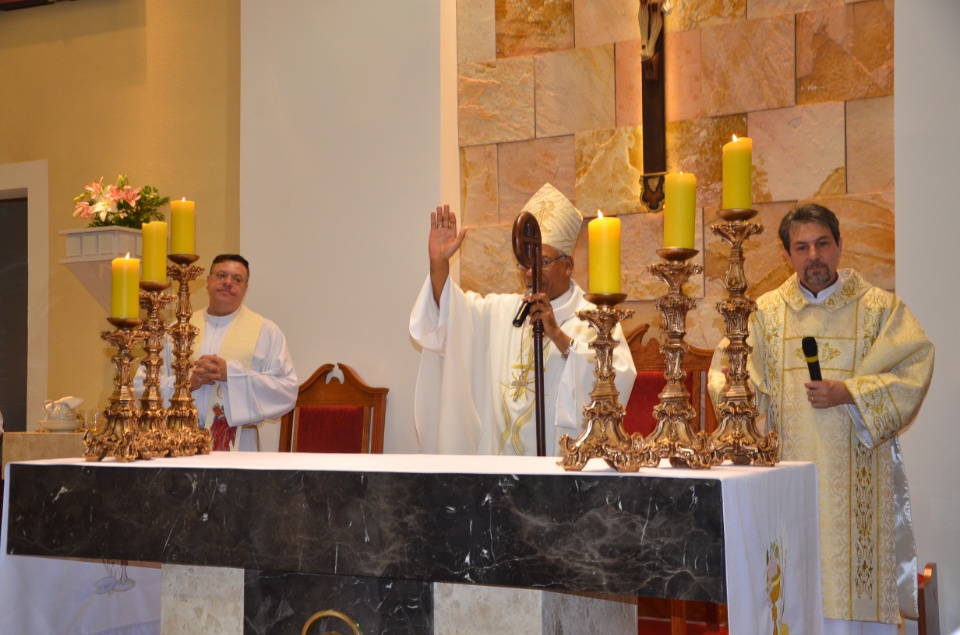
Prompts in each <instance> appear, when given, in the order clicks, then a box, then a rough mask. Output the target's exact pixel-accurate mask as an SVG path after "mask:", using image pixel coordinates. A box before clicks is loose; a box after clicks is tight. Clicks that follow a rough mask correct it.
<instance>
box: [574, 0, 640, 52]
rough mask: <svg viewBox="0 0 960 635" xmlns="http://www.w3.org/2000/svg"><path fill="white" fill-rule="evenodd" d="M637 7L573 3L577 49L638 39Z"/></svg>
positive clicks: (627, 1) (625, 2)
mask: <svg viewBox="0 0 960 635" xmlns="http://www.w3.org/2000/svg"><path fill="white" fill-rule="evenodd" d="M638 5H639V3H638V2H636V1H631V0H576V2H574V5H573V16H574V20H573V23H574V25H575V33H576V42H577V48H589V47H591V46H600V45H601V44H612V43H614V42H623V41H626V40H639V39H640V20H639V15H638V13H637V7H638Z"/></svg>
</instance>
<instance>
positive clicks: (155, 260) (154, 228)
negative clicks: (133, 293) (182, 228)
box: [143, 220, 167, 282]
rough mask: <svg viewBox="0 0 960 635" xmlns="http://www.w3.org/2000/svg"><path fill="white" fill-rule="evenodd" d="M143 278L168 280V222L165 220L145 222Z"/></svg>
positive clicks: (153, 280) (152, 280)
mask: <svg viewBox="0 0 960 635" xmlns="http://www.w3.org/2000/svg"><path fill="white" fill-rule="evenodd" d="M143 280H144V281H145V282H166V280H167V224H166V223H165V222H163V221H159V220H158V221H153V222H152V223H144V224H143Z"/></svg>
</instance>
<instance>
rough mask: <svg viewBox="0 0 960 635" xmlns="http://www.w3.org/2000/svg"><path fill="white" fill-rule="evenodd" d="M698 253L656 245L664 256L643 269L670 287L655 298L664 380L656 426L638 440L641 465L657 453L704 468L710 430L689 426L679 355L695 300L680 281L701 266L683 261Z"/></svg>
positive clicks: (653, 462) (654, 460) (654, 461)
mask: <svg viewBox="0 0 960 635" xmlns="http://www.w3.org/2000/svg"><path fill="white" fill-rule="evenodd" d="M697 253H699V252H698V251H697V250H696V249H686V248H682V247H668V248H664V249H658V250H657V254H659V255H660V257H661V258H663V260H664V262H660V263H657V264H654V265H650V266H649V267H648V270H649V271H650V273H652V274H653V275H655V276H657V277H658V278H660V280H662V281H663V282H666V283H667V285H668V287H669V291H668V292H667V294H666V295H662V296H660V297H659V298H657V301H656V307H657V309H659V311H660V316H661V332H662V333H663V335H664V337H663V338H661V344H660V352H661V353H663V354H664V356H665V357H666V361H667V370H666V371H665V372H664V374H663V376H664V378H665V379H666V380H667V384H666V386H664V388H663V392H661V393H660V395H659V397H660V403H659V404H658V405H657V406H656V407H655V408H654V409H653V417H654V419H656V420H657V427H656V428H655V429H654V430H653V432H652V433H650V436H648V437H647V438H646V439H644V443H643V459H642V460H641V464H642V465H643V466H644V467H656V466H657V465H659V463H660V459H669V461H670V464H671V465H673V466H675V467H689V468H695V469H707V468H709V467H710V457H711V452H712V450H713V445H712V443H711V441H710V438H709V436H708V435H707V434H706V433H705V432H703V431H700V430H696V431H695V430H694V429H693V426H692V425H691V422H692V421H693V420H694V419H695V418H696V416H697V413H696V411H695V410H694V409H693V406H692V405H691V404H690V392H689V391H688V390H687V386H686V384H685V383H684V380H685V379H686V377H687V373H686V372H685V371H684V370H683V356H684V354H685V353H686V351H687V348H688V345H687V343H686V342H684V340H683V338H684V336H685V335H686V333H687V313H688V312H689V311H690V309H692V308H694V307H696V306H697V303H696V301H695V300H694V299H693V298H690V297H688V296H687V295H686V294H685V293H684V292H683V285H684V283H686V282H687V280H689V279H690V276H691V275H693V274H699V273H702V272H703V267H702V266H700V265H698V264H693V263H690V262H687V261H688V260H689V259H690V258H693V257H694V256H695V255H697Z"/></svg>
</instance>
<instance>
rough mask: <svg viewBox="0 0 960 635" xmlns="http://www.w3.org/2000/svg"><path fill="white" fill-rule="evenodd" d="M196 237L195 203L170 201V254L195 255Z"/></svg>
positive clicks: (184, 200) (185, 200)
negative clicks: (194, 222) (194, 223)
mask: <svg viewBox="0 0 960 635" xmlns="http://www.w3.org/2000/svg"><path fill="white" fill-rule="evenodd" d="M194 236H195V234H194V225H193V201H188V200H187V199H186V198H184V199H183V200H182V201H170V253H172V254H192V253H194V250H195V249H196V248H195V247H194Z"/></svg>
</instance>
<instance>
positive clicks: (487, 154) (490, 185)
mask: <svg viewBox="0 0 960 635" xmlns="http://www.w3.org/2000/svg"><path fill="white" fill-rule="evenodd" d="M499 206H500V203H499V200H498V187H497V146H496V144H488V145H482V146H467V147H466V148H460V210H461V214H462V216H463V218H462V219H461V225H464V226H467V225H496V224H497V223H499V222H500V215H499Z"/></svg>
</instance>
